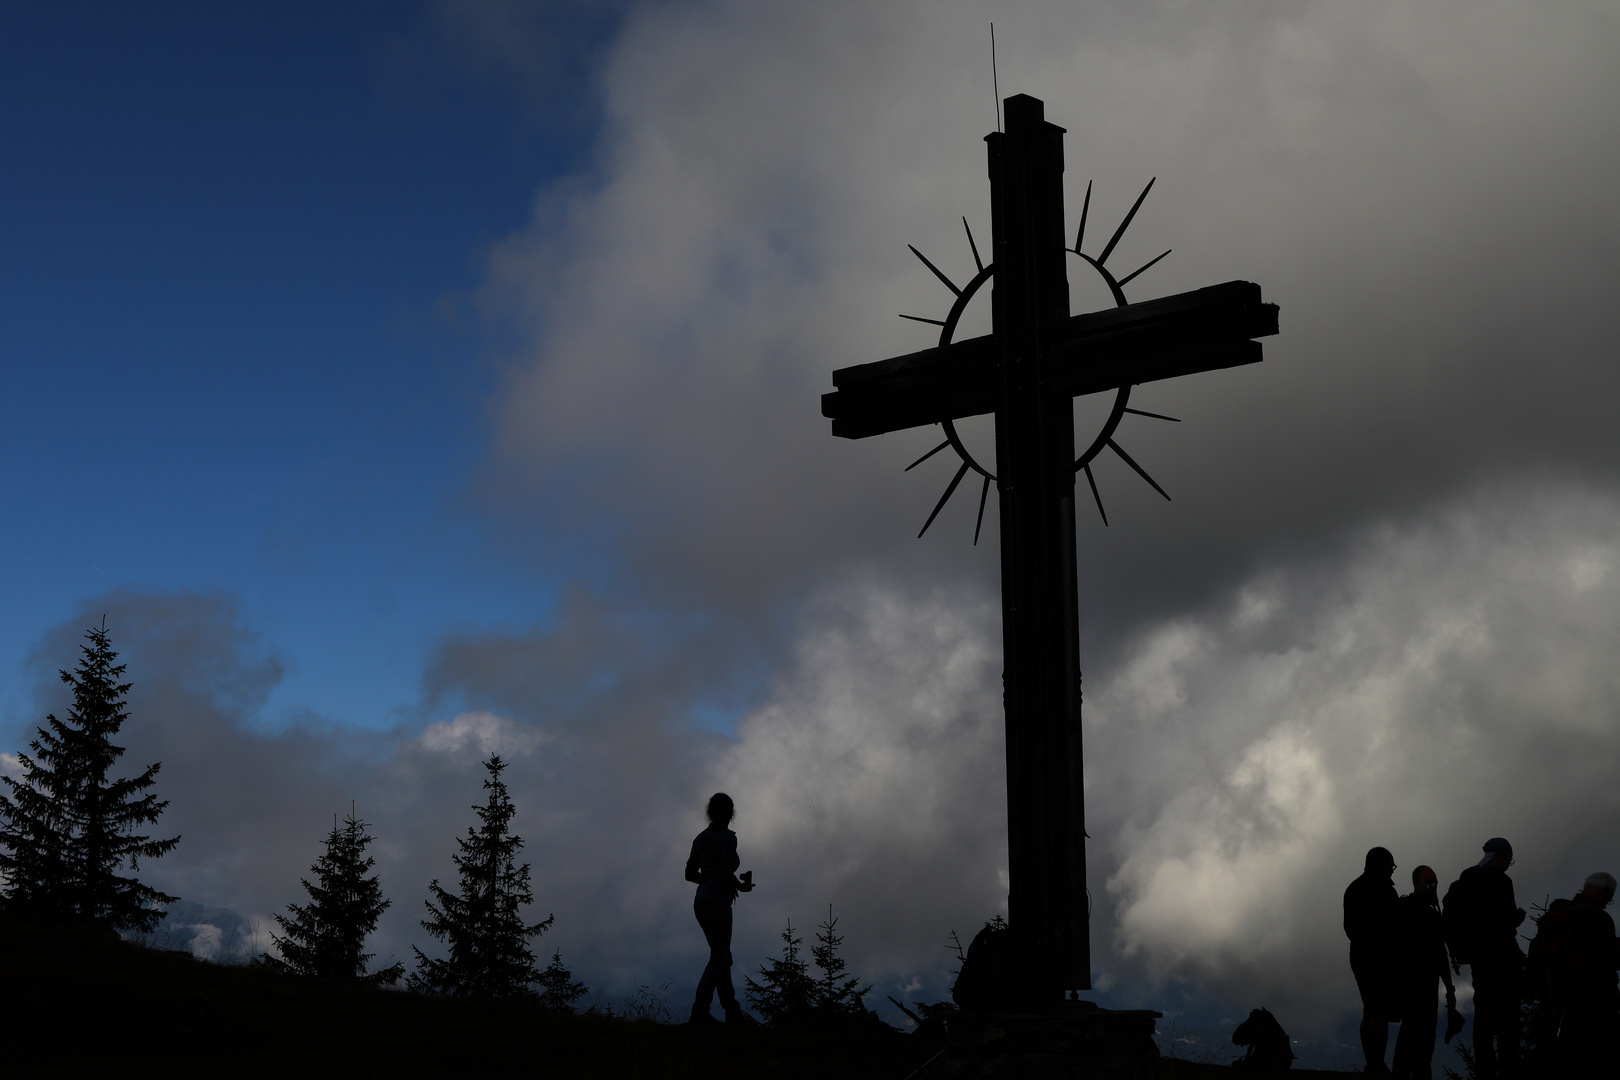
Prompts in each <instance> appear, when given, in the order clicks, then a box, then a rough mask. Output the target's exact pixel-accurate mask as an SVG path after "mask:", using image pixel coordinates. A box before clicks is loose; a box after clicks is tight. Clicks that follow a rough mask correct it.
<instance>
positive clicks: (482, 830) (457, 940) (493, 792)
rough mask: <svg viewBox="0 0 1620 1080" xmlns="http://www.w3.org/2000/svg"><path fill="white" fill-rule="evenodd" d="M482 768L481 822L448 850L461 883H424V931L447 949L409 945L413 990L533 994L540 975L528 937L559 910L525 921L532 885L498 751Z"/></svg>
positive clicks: (480, 994)
mask: <svg viewBox="0 0 1620 1080" xmlns="http://www.w3.org/2000/svg"><path fill="white" fill-rule="evenodd" d="M484 768H485V769H487V770H489V779H487V780H485V781H484V790H486V791H488V792H489V799H488V801H487V802H486V803H485V804H484V805H483V806H475V807H473V809H474V810H475V811H477V813H478V821H479V826H478V828H477V829H473V828H471V827H470V826H469V827H468V829H467V835H466V837H465V838H459V839H457V840H456V844H457V845H458V846H459V847H460V849H461V853H460V854H459V855H453V856H451V861H453V862H454V863H455V864H456V869H457V871H459V873H460V875H461V884H460V888H459V890H458V891H457V892H455V893H452V892H450V891H449V890H447V889H445V888H443V887H442V886H440V885H439V882H438V879H437V878H435V879H434V880H433V881H432V883H430V884H429V885H428V891H429V892H430V893H432V894H433V900H428V901H426V903H427V909H428V912H429V914H431V915H432V918H429V919H424V920H422V929H424V930H426V931H427V932H428V933H429V934H431V935H433V936H434V937H435V938H437V939H439V940H440V941H442V942H444V943H445V944H446V945H448V946H449V947H450V955H449V956H447V957H445V958H444V959H434V958H432V957H429V956H424V955H423V953H422V950H420V949H418V948H416V947H415V946H414V945H413V946H411V951H412V952H414V953H415V954H416V971H414V972H413V973H412V974H411V976H410V979H409V980H408V985H409V986H410V988H411V989H413V990H418V991H423V992H426V993H434V994H449V995H452V996H456V997H491V998H503V997H518V996H527V995H530V994H532V993H533V992H534V991H533V990H532V986H533V984H534V983H536V982H538V981H539V980H540V972H539V971H538V970H537V969H536V968H535V966H534V953H532V952H531V951H529V939H530V938H532V937H536V936H538V935H540V934H543V933H545V932H546V930H548V929H549V928H550V927H551V924H552V923H553V922H555V921H556V916H555V915H548V916H547V917H546V918H545V919H544V920H542V921H540V922H537V923H534V924H532V925H530V924H528V923H525V922H524V921H523V916H522V914H521V909H522V907H523V906H524V905H525V904H531V903H533V902H534V890H533V889H531V888H530V887H529V864H528V863H524V864H523V865H522V866H518V865H517V853H518V852H519V851H520V850H521V849H522V847H523V840H522V838H521V837H517V836H511V835H508V832H507V830H508V827H509V826H510V824H511V821H512V815H513V814H515V813H516V812H517V808H516V807H514V806H513V805H512V799H511V797H510V796H509V795H508V794H507V792H506V785H505V784H504V783H503V782H502V781H501V771H502V770H503V769H505V768H506V762H504V761H502V760H501V756H500V755H499V754H495V755H493V756H491V757H490V759H489V760H488V761H486V762H484ZM434 900H437V901H438V903H437V905H435V904H434Z"/></svg>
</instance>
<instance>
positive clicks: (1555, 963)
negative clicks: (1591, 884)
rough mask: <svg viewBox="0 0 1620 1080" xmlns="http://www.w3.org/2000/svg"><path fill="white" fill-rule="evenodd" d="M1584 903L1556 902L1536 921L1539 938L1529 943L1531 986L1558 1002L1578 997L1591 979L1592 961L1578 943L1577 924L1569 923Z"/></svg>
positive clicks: (1575, 901) (1536, 937) (1577, 900)
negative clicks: (1579, 905) (1578, 906)
mask: <svg viewBox="0 0 1620 1080" xmlns="http://www.w3.org/2000/svg"><path fill="white" fill-rule="evenodd" d="M1583 900H1585V897H1580V896H1578V897H1576V898H1575V899H1574V900H1554V901H1553V902H1552V904H1551V905H1549V906H1548V908H1547V910H1546V911H1545V912H1543V913H1542V915H1541V918H1539V919H1537V920H1536V936H1535V937H1534V938H1533V939H1532V940H1531V942H1530V956H1529V961H1530V963H1529V968H1530V979H1531V986H1532V987H1533V988H1534V989H1535V990H1536V991H1538V992H1542V993H1546V994H1548V995H1550V996H1551V998H1552V1000H1553V1001H1556V1002H1568V1001H1570V1000H1571V999H1572V998H1575V997H1577V996H1579V994H1580V992H1581V990H1582V989H1583V988H1584V987H1585V986H1586V984H1587V983H1588V981H1589V980H1590V979H1591V976H1592V964H1591V959H1590V958H1589V957H1588V956H1587V955H1586V954H1585V952H1584V951H1583V950H1582V949H1581V943H1580V942H1579V941H1578V940H1576V938H1575V924H1574V923H1573V922H1571V921H1570V916H1571V915H1573V914H1574V913H1575V912H1576V911H1577V905H1578V904H1580V902H1581V901H1583ZM1590 902H1591V901H1586V903H1588V904H1590ZM1582 906H1584V905H1582Z"/></svg>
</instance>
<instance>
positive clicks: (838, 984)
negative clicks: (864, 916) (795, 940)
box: [810, 904, 872, 1016]
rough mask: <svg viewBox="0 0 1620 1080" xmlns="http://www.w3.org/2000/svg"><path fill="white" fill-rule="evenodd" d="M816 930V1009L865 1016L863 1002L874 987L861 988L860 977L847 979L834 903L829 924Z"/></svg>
mask: <svg viewBox="0 0 1620 1080" xmlns="http://www.w3.org/2000/svg"><path fill="white" fill-rule="evenodd" d="M817 929H818V930H819V931H820V933H818V934H817V935H816V944H814V945H812V946H811V947H810V957H811V959H812V960H814V961H815V965H816V967H818V968H820V969H821V976H820V977H819V978H817V979H816V982H815V990H814V991H813V992H812V994H811V1002H812V1004H813V1006H814V1008H815V1009H816V1011H817V1012H822V1013H851V1014H856V1015H863V1016H864V1015H865V1013H866V1006H865V1004H863V1003H862V1001H861V999H862V998H863V997H865V996H866V995H867V994H869V993H871V992H872V984H871V983H867V984H866V985H865V986H862V985H861V980H860V979H859V978H857V977H854V976H850V977H847V978H846V977H845V976H844V969H845V967H846V966H847V965H846V964H845V963H844V960H843V957H841V956H839V955H838V947H839V946H840V945H842V944H843V943H844V939H843V938H841V937H839V936H838V920H837V919H835V918H833V913H832V905H831V904H828V905H827V921H826V922H824V923H822V924H821V925H820V926H819V927H817Z"/></svg>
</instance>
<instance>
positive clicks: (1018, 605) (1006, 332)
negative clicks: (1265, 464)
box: [821, 94, 1277, 1007]
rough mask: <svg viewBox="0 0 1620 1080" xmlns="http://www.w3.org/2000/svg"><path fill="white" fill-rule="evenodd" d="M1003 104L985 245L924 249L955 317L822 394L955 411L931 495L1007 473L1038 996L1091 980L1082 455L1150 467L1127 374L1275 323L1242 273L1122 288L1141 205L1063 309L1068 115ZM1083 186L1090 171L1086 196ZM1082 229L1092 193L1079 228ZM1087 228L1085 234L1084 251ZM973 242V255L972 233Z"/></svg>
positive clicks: (1027, 990) (868, 404)
mask: <svg viewBox="0 0 1620 1080" xmlns="http://www.w3.org/2000/svg"><path fill="white" fill-rule="evenodd" d="M1004 115H1005V116H1006V123H1007V130H1006V131H1005V132H1004V133H1003V132H995V133H993V134H990V135H987V136H985V142H986V143H987V144H988V147H989V164H990V205H991V217H990V221H991V261H990V262H989V263H988V264H983V265H981V266H980V269H979V274H978V276H977V277H975V278H974V279H973V282H972V283H971V284H970V286H969V287H968V288H967V289H966V290H962V289H958V288H957V287H956V286H955V285H954V284H953V283H951V282H950V280H949V279H948V278H946V277H945V275H944V274H941V273H940V272H939V271H938V270H935V269H934V267H933V264H931V263H929V264H928V266H929V269H931V270H934V273H936V274H938V275H939V277H940V279H941V280H943V281H945V283H946V284H947V285H949V286H950V287H951V289H952V291H953V292H955V293H957V296H958V300H957V303H956V305H955V306H954V307H953V308H952V312H951V316H950V318H949V319H948V320H946V322H945V323H942V324H941V325H943V326H944V327H945V329H944V332H943V333H942V335H941V344H940V346H939V347H937V348H933V349H927V350H924V351H922V352H916V353H910V354H907V355H905V356H896V357H892V358H890V359H888V360H880V361H878V362H876V363H870V364H860V365H856V366H854V367H846V368H841V369H839V370H837V371H834V372H833V385H834V386H835V387H836V388H837V389H836V390H834V391H833V392H832V393H830V394H826V395H823V397H822V399H821V411H822V415H824V416H826V417H828V418H830V419H831V420H832V433H833V434H834V435H836V436H840V437H843V438H848V439H861V438H866V437H868V436H872V435H880V434H883V433H885V432H889V431H899V430H902V429H905V428H912V427H920V426H923V425H927V424H942V425H944V429H945V434H946V442H944V443H941V444H940V445H939V446H938V447H936V449H935V451H931V453H932V452H937V450H942V449H944V448H945V447H946V446H947V445H949V446H951V447H952V448H953V449H955V450H956V452H957V453H958V455H959V456H960V457H961V458H962V462H963V463H962V467H961V469H960V470H959V471H958V472H957V474H956V478H955V480H953V481H952V482H951V485H950V487H949V488H948V489H947V490H946V493H945V497H944V498H942V499H941V500H940V504H939V506H936V507H935V510H934V513H935V514H936V515H937V514H938V513H939V508H940V507H942V506H943V505H944V503H945V500H946V499H948V498H949V497H950V494H951V492H953V491H954V490H955V489H956V486H957V484H958V483H959V482H960V481H961V479H962V478H963V476H965V475H966V473H967V471H968V469H969V468H973V469H975V470H976V471H978V472H979V473H980V474H981V475H982V476H983V477H984V484H985V487H984V492H983V493H981V495H980V502H979V514H980V520H981V522H982V520H983V514H984V495H985V494H987V493H988V491H989V483H990V481H991V480H992V479H994V480H995V482H996V489H997V494H998V501H999V507H1000V527H1001V608H1002V648H1003V663H1004V669H1003V673H1002V685H1003V703H1004V708H1005V714H1006V744H1007V750H1006V763H1007V857H1008V876H1009V889H1008V898H1007V908H1008V925H1009V927H1010V928H1011V931H1012V934H1011V941H1012V948H1013V956H1012V959H1013V968H1014V971H1013V976H1014V985H1015V986H1016V988H1017V991H1016V992H1017V993H1018V994H1019V996H1020V998H1021V999H1022V1001H1021V1004H1025V1005H1029V1006H1037V1007H1038V1006H1044V1005H1049V1004H1051V1003H1053V1002H1056V1001H1061V1000H1062V999H1063V998H1064V997H1065V995H1066V993H1067V992H1069V991H1079V990H1089V989H1090V988H1091V912H1090V897H1089V893H1088V892H1087V889H1086V849H1085V840H1086V819H1085V800H1084V785H1083V780H1082V763H1083V757H1082V752H1081V738H1080V700H1081V699H1080V653H1079V598H1078V594H1077V591H1076V583H1075V576H1076V558H1077V556H1076V551H1075V523H1074V514H1075V507H1074V492H1075V473H1076V472H1079V471H1082V470H1083V471H1085V472H1086V475H1087V479H1088V481H1089V480H1091V470H1090V461H1091V459H1092V458H1093V457H1095V456H1096V454H1097V453H1098V451H1100V450H1101V449H1102V448H1103V447H1104V446H1105V445H1106V446H1107V447H1109V448H1111V449H1113V450H1114V451H1115V452H1116V453H1118V454H1119V455H1120V456H1121V457H1122V458H1123V459H1124V460H1125V462H1126V463H1127V464H1129V465H1130V466H1131V467H1132V468H1133V469H1135V470H1136V471H1137V472H1139V473H1141V474H1142V476H1143V477H1144V479H1148V482H1149V483H1152V482H1153V481H1152V480H1151V478H1148V477H1147V474H1146V473H1145V472H1143V471H1142V469H1141V467H1140V466H1138V465H1137V464H1136V463H1135V462H1134V461H1133V460H1131V458H1130V457H1129V456H1128V455H1126V454H1125V452H1124V451H1123V450H1122V449H1121V448H1120V447H1119V445H1118V444H1117V443H1116V442H1114V441H1113V438H1112V436H1113V432H1114V430H1115V428H1116V427H1117V426H1118V424H1119V421H1120V417H1121V414H1122V413H1124V412H1127V411H1129V412H1139V410H1134V409H1129V408H1128V407H1127V405H1126V402H1127V400H1128V399H1129V394H1130V389H1131V387H1133V386H1135V385H1138V384H1140V383H1145V382H1152V381H1156V380H1159V379H1168V378H1174V377H1176V376H1180V375H1190V374H1193V373H1195V372H1201V371H1212V370H1215V369H1218V368H1228V367H1236V366H1238V365H1241V364H1252V363H1257V362H1259V360H1260V359H1261V346H1260V343H1259V342H1258V341H1254V340H1252V339H1254V338H1258V337H1265V336H1268V335H1271V334H1275V333H1277V307H1276V305H1274V304H1266V303H1262V302H1261V299H1260V287H1259V286H1258V285H1255V284H1253V283H1251V282H1246V281H1232V282H1227V283H1226V284H1223V285H1214V286H1210V287H1209V288H1204V289H1198V290H1195V291H1193V292H1188V293H1181V294H1178V295H1175V296H1168V297H1164V298H1162V299H1159V300H1150V301H1146V302H1144V303H1138V304H1127V303H1126V302H1125V298H1124V293H1123V292H1122V290H1121V288H1120V286H1121V285H1122V284H1123V282H1122V281H1120V280H1116V279H1115V278H1114V277H1113V275H1112V274H1110V273H1109V272H1107V271H1106V270H1103V267H1102V263H1103V262H1105V261H1106V260H1107V258H1108V255H1109V253H1110V252H1111V251H1112V250H1113V247H1114V244H1115V243H1117V241H1118V240H1119V237H1120V235H1122V234H1123V232H1124V229H1125V227H1126V225H1128V224H1129V223H1130V220H1131V217H1132V216H1134V215H1135V213H1136V207H1133V208H1132V210H1131V213H1130V214H1129V215H1127V216H1126V219H1125V222H1124V224H1122V225H1121V226H1120V228H1119V232H1117V233H1115V235H1114V238H1113V240H1111V241H1110V242H1109V245H1108V247H1107V249H1105V250H1104V251H1103V253H1102V255H1101V257H1100V258H1098V259H1091V258H1090V257H1088V256H1084V255H1081V258H1083V259H1085V260H1086V261H1087V262H1088V263H1090V264H1091V265H1092V266H1093V267H1094V268H1095V269H1097V270H1098V271H1099V272H1100V273H1102V275H1103V277H1104V280H1105V281H1106V282H1107V283H1108V285H1109V288H1110V289H1111V290H1112V291H1113V294H1114V296H1115V298H1116V299H1117V300H1118V302H1119V304H1120V306H1119V307H1115V308H1110V309H1106V310H1103V311H1097V312H1091V313H1088V314H1083V315H1074V316H1071V315H1070V314H1069V288H1068V278H1067V273H1066V269H1065V261H1066V255H1067V253H1068V251H1069V249H1068V248H1067V246H1066V244H1065V242H1064V222H1063V133H1064V129H1063V128H1060V127H1058V126H1057V125H1055V124H1050V123H1047V122H1046V120H1045V118H1044V106H1043V105H1042V103H1041V102H1040V101H1039V100H1038V99H1036V98H1033V97H1030V96H1028V95H1025V94H1020V95H1018V96H1016V97H1011V98H1008V99H1007V100H1006V102H1005V113H1004ZM1149 186H1150V187H1151V184H1150V185H1149ZM1142 194H1143V196H1144V197H1145V196H1146V194H1147V192H1146V191H1144V192H1143V193H1142ZM1089 195H1090V192H1089V189H1088V191H1087V196H1088V197H1087V207H1088V208H1089V205H1090V199H1089ZM1136 205H1137V206H1138V207H1139V206H1140V205H1141V199H1138V200H1137V204H1136ZM1084 229H1085V211H1084V210H1083V211H1082V213H1081V225H1080V231H1081V233H1082V235H1083V233H1084ZM969 239H970V241H971V233H970V234H969ZM1080 243H1081V241H1080V240H1079V239H1077V240H1076V241H1075V247H1074V252H1075V254H1079V248H1080ZM914 250H915V249H914ZM920 257H921V255H920V253H919V258H920ZM974 257H975V260H976V261H977V259H978V254H977V250H976V249H975V253H974ZM1161 257H1162V256H1161ZM923 261H924V262H925V263H926V262H927V260H926V259H924V260H923ZM1155 261H1157V260H1155ZM1149 265H1151V264H1149ZM1144 269H1146V268H1145V267H1144ZM1138 273H1140V271H1138ZM992 275H993V276H994V283H993V289H992V294H991V319H992V327H993V329H992V332H991V333H990V334H988V335H986V336H983V337H978V338H970V339H968V340H965V341H958V342H952V341H950V340H949V338H950V335H951V333H952V332H953V331H954V328H955V324H956V320H957V317H958V316H959V315H960V313H961V309H962V307H963V306H964V305H965V303H966V301H967V299H968V298H969V297H970V296H971V294H972V293H973V291H975V290H976V288H977V287H978V286H980V285H982V284H984V283H985V282H986V281H987V280H989V279H990V277H991V276H992ZM1134 276H1135V275H1130V276H1129V277H1127V278H1125V279H1124V281H1129V280H1130V277H1134ZM923 321H936V320H923ZM1102 391H1114V392H1115V395H1116V396H1115V402H1114V408H1113V411H1112V412H1111V414H1110V416H1109V419H1108V421H1107V423H1106V424H1105V425H1104V428H1103V430H1102V432H1101V434H1099V435H1098V436H1097V437H1096V439H1095V440H1094V441H1093V442H1092V443H1091V445H1090V446H1089V448H1088V449H1087V451H1086V452H1085V453H1084V454H1082V455H1081V457H1080V458H1079V460H1076V458H1075V451H1074V415H1073V409H1072V404H1071V403H1072V400H1073V398H1075V397H1076V396H1079V395H1083V394H1093V393H1098V392H1102ZM986 413H994V414H995V428H996V442H995V446H996V472H995V474H993V475H992V474H991V473H990V472H989V471H988V470H986V469H984V468H983V467H982V466H981V465H979V464H978V463H977V462H976V461H974V459H973V458H972V456H971V455H970V454H969V453H968V452H967V450H966V449H965V448H964V447H963V445H962V443H961V441H960V439H959V438H958V437H957V435H956V431H955V427H954V423H953V422H954V421H956V420H960V419H962V418H964V417H968V416H979V415H983V414H986ZM1147 415H1154V414H1147ZM925 456H926V455H925ZM1153 486H1154V487H1155V488H1156V489H1158V485H1157V484H1154V485H1153ZM1159 490H1160V493H1161V494H1163V490H1162V489H1159ZM1093 493H1094V494H1095V482H1094V481H1093ZM1166 497H1167V498H1168V496H1166ZM1098 507H1099V509H1101V502H1100V500H1099V503H1098ZM932 521H933V518H932V517H930V518H929V522H930V523H932ZM923 528H924V530H925V531H926V529H927V525H925V526H924V527H923ZM976 538H977V537H976V536H975V539H976Z"/></svg>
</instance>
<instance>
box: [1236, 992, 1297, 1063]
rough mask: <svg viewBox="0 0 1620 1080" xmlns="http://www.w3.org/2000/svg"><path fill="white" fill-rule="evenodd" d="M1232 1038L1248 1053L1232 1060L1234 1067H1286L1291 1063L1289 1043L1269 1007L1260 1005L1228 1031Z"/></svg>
mask: <svg viewBox="0 0 1620 1080" xmlns="http://www.w3.org/2000/svg"><path fill="white" fill-rule="evenodd" d="M1232 1041H1233V1042H1234V1043H1236V1044H1237V1045H1238V1046H1246V1047H1248V1048H1249V1052H1248V1053H1246V1054H1244V1055H1243V1056H1242V1057H1240V1058H1238V1059H1237V1060H1236V1061H1234V1062H1232V1067H1233V1068H1234V1069H1287V1068H1290V1067H1292V1065H1293V1064H1294V1048H1293V1044H1292V1043H1290V1042H1289V1040H1288V1032H1286V1031H1284V1030H1283V1028H1282V1025H1281V1024H1279V1023H1278V1022H1277V1018H1276V1017H1275V1016H1272V1015H1271V1010H1270V1009H1267V1008H1265V1007H1264V1006H1262V1007H1261V1008H1258V1009H1255V1010H1253V1011H1252V1012H1250V1013H1249V1018H1248V1019H1247V1020H1245V1021H1243V1023H1241V1024H1239V1025H1238V1026H1237V1030H1236V1031H1234V1032H1232Z"/></svg>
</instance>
